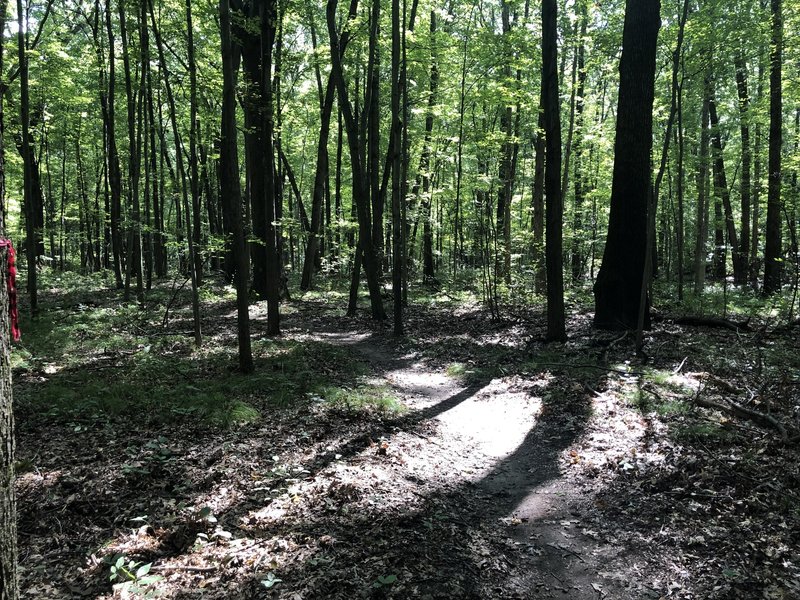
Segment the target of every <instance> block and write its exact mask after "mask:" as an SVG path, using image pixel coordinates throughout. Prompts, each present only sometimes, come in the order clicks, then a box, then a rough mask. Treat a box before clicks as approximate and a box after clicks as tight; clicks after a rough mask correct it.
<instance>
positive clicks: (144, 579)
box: [108, 554, 164, 598]
mask: <svg viewBox="0 0 800 600" xmlns="http://www.w3.org/2000/svg"><path fill="white" fill-rule="evenodd" d="M108 562H109V564H110V567H109V570H110V576H109V579H110V580H111V581H112V582H117V583H116V585H115V586H114V587H117V588H118V589H119V590H120V592H121V593H122V594H123V595H125V594H130V595H132V596H135V597H138V598H156V597H158V596H159V592H158V590H157V589H155V587H154V586H155V584H157V583H158V582H159V581H161V580H163V579H164V578H163V577H161V576H160V575H151V574H150V569H151V568H152V566H153V564H152V563H147V564H142V563H141V562H137V561H135V560H130V559H128V558H126V557H125V556H124V555H122V554H117V555H115V556H113V557H111V558H109V559H108Z"/></svg>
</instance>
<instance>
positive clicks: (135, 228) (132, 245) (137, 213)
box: [119, 1, 144, 303]
mask: <svg viewBox="0 0 800 600" xmlns="http://www.w3.org/2000/svg"><path fill="white" fill-rule="evenodd" d="M142 16H143V15H142ZM141 22H144V19H140V23H141ZM119 28H120V37H121V38H122V62H123V66H124V70H125V95H126V98H127V105H128V206H129V208H130V209H131V225H130V229H129V231H128V258H127V260H126V261H125V300H126V301H127V300H128V298H129V295H130V278H131V275H133V276H135V277H136V299H137V300H138V301H139V302H140V303H141V302H144V288H143V286H142V224H141V210H140V206H139V168H140V164H141V160H140V152H139V145H140V144H139V137H138V136H137V130H136V129H137V128H136V120H137V119H136V97H135V96H134V90H133V75H132V73H131V63H130V55H129V51H128V26H127V23H126V15H125V2H124V1H121V2H120V3H119Z"/></svg>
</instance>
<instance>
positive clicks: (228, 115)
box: [219, 0, 253, 373]
mask: <svg viewBox="0 0 800 600" xmlns="http://www.w3.org/2000/svg"><path fill="white" fill-rule="evenodd" d="M219 16H220V40H221V46H222V78H223V79H222V81H223V88H222V124H221V135H220V157H219V161H220V168H219V173H220V188H221V192H222V198H223V202H225V203H226V204H227V205H228V212H229V214H230V215H231V216H232V219H233V223H232V228H233V255H234V260H235V263H236V324H237V339H238V343H239V368H240V369H241V370H242V372H244V373H251V372H252V371H253V355H252V351H251V347H250V313H249V300H248V294H247V285H248V283H249V279H250V256H249V254H248V252H247V243H246V241H245V233H244V224H243V222H242V192H241V189H240V182H239V156H238V135H237V132H236V69H235V64H236V63H237V62H238V61H236V60H235V58H234V54H235V53H236V52H238V48H234V46H233V42H232V41H231V22H230V4H229V0H220V2H219Z"/></svg>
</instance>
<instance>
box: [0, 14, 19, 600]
mask: <svg viewBox="0 0 800 600" xmlns="http://www.w3.org/2000/svg"><path fill="white" fill-rule="evenodd" d="M7 10H8V2H6V1H5V0H0V31H5V26H6V14H7ZM4 39H5V38H4V37H0V73H5V70H4V65H3V40H4ZM3 130H4V123H3V94H0V134H2V132H3ZM5 192H6V187H5V148H4V146H3V140H2V135H0V237H1V238H5V235H6V227H5V215H6V202H5ZM9 253H10V248H9V247H7V246H6V247H2V248H0V599H2V600H17V598H19V586H18V581H17V506H16V497H15V494H14V400H13V396H12V387H11V340H10V332H11V327H10V325H11V324H10V322H9V311H8V283H7V280H6V277H7V276H8V275H7V267H8V260H9Z"/></svg>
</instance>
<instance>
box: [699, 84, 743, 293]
mask: <svg viewBox="0 0 800 600" xmlns="http://www.w3.org/2000/svg"><path fill="white" fill-rule="evenodd" d="M708 114H709V118H710V121H711V132H712V134H711V144H712V146H713V148H714V165H713V167H714V188H715V192H716V194H717V195H718V196H719V197H720V198H721V199H722V207H723V209H724V211H725V230H726V231H727V234H728V245H730V247H731V249H732V257H731V258H732V262H733V278H734V281H735V282H736V283H737V284H740V283H744V281H745V279H746V273H747V271H746V269H745V262H744V260H743V258H742V256H741V254H740V253H739V239H738V237H737V235H736V225H735V224H734V221H733V207H732V206H731V193H730V190H729V189H728V179H727V177H726V176H725V161H724V160H723V156H722V136H721V133H720V130H719V118H718V117H717V105H716V102H715V101H714V99H713V98H712V99H711V102H710V103H709V105H708ZM724 255H725V254H724V252H723V257H724ZM723 260H724V259H723Z"/></svg>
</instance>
